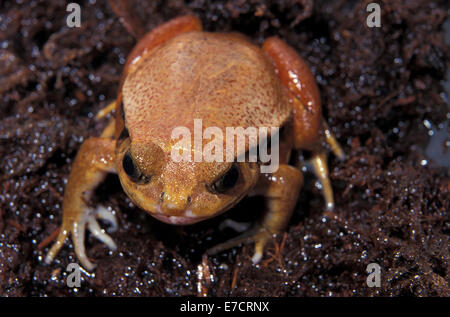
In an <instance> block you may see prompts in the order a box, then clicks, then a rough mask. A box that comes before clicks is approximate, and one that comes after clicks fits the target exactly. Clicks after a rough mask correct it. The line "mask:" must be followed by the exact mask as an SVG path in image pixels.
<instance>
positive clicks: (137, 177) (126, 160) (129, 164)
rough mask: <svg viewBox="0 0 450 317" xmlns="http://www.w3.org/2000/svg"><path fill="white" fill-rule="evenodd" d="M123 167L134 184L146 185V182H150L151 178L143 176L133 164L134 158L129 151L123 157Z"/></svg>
mask: <svg viewBox="0 0 450 317" xmlns="http://www.w3.org/2000/svg"><path fill="white" fill-rule="evenodd" d="M122 166H123V170H124V171H125V173H126V174H127V175H128V177H129V178H130V179H131V180H132V181H133V182H142V183H146V182H148V181H150V177H149V176H146V175H144V174H142V173H141V172H140V171H139V170H138V168H137V167H136V165H135V164H134V162H133V158H132V157H131V154H130V152H129V151H128V152H127V153H125V155H124V157H123V160H122Z"/></svg>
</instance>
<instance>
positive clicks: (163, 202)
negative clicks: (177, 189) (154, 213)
mask: <svg viewBox="0 0 450 317" xmlns="http://www.w3.org/2000/svg"><path fill="white" fill-rule="evenodd" d="M191 200H192V198H191V196H190V195H183V194H173V193H167V192H166V191H163V192H161V196H160V204H159V211H160V212H161V213H162V214H165V215H170V216H184V215H185V212H186V210H187V209H188V207H189V205H190V204H191Z"/></svg>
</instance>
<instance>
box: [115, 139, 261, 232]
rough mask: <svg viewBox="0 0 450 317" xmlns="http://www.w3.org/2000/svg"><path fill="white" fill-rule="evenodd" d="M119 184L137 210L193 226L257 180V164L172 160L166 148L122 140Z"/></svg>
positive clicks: (237, 198)
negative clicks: (140, 209)
mask: <svg viewBox="0 0 450 317" xmlns="http://www.w3.org/2000/svg"><path fill="white" fill-rule="evenodd" d="M116 154H117V155H116V156H117V164H116V166H117V170H118V174H119V178H120V181H121V183H122V187H123V188H124V190H125V192H126V193H127V195H128V196H129V197H130V198H131V199H132V200H133V202H134V203H136V204H137V205H138V206H139V207H140V208H142V209H144V210H145V211H147V212H148V213H150V214H151V215H152V216H153V217H155V218H157V219H159V220H160V221H163V222H166V223H171V224H192V223H196V222H199V221H202V220H205V219H208V218H211V217H214V216H216V215H219V214H221V213H222V212H225V211H226V210H228V209H230V208H231V207H233V206H234V205H235V204H236V203H238V202H239V201H240V200H241V199H242V198H243V197H244V196H246V195H247V193H248V192H249V190H250V189H251V188H252V187H253V186H254V184H255V183H256V181H257V179H258V175H259V168H258V166H257V164H256V163H250V162H242V163H236V162H235V163H230V162H183V161H182V162H175V161H174V160H172V158H171V155H170V154H171V147H170V146H169V147H168V148H166V149H165V150H163V149H162V148H161V147H160V146H158V145H156V144H155V143H153V142H149V141H145V142H139V141H134V140H133V141H131V140H130V139H129V138H127V139H126V140H125V141H123V142H122V143H121V144H119V145H118V147H117V153H116Z"/></svg>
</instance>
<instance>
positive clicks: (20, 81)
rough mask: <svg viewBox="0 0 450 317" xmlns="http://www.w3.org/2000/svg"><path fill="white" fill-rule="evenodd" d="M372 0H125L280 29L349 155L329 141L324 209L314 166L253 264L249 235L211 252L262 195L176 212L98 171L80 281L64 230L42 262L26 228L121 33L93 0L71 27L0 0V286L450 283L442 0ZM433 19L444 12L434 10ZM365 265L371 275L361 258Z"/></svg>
mask: <svg viewBox="0 0 450 317" xmlns="http://www.w3.org/2000/svg"><path fill="white" fill-rule="evenodd" d="M404 2H405V1H385V2H381V1H380V3H381V13H382V15H381V27H380V28H368V27H367V26H366V23H365V22H366V18H367V15H368V13H367V12H366V5H367V4H368V3H369V1H316V2H314V4H313V2H312V1H306V0H302V1H287V0H286V1H256V0H253V1H248V2H245V1H241V0H229V1H220V2H214V3H213V2H212V1H202V0H193V1H175V0H173V1H164V2H158V1H148V2H144V1H142V2H139V1H133V2H129V3H131V4H130V7H131V8H132V9H133V12H135V15H136V17H135V18H134V19H133V21H136V22H135V23H137V24H140V25H142V26H143V27H144V28H145V29H147V30H148V29H151V28H153V27H155V26H157V25H158V24H160V23H161V22H164V21H167V20H168V19H170V18H172V17H175V16H178V15H182V14H186V13H193V14H196V15H197V16H199V17H200V18H201V19H202V21H203V23H204V27H205V29H206V30H209V31H238V32H242V33H244V34H246V35H248V36H249V37H250V38H252V39H253V41H254V42H255V43H259V44H260V43H262V41H263V40H264V39H265V38H267V37H268V36H272V35H278V36H279V37H281V38H283V39H285V40H286V41H287V42H288V43H289V44H290V45H292V46H293V47H294V48H295V49H296V50H297V51H298V53H299V54H300V55H301V56H302V57H304V58H305V59H306V60H307V61H308V63H309V65H310V66H311V69H312V71H313V73H314V74H315V76H316V79H317V81H318V84H319V87H320V90H321V93H322V101H323V105H324V106H323V107H324V114H325V117H326V119H327V121H328V123H329V125H330V126H331V127H332V129H333V131H334V133H335V134H336V136H337V137H338V139H339V141H340V142H341V144H342V145H343V147H344V150H345V152H346V154H347V160H345V161H343V162H341V161H338V160H337V159H336V158H335V157H333V156H331V155H330V157H329V163H330V171H331V178H332V183H333V187H334V192H335V199H336V210H335V212H336V215H337V217H336V218H335V219H330V218H327V217H324V215H323V212H324V202H323V200H322V197H321V192H320V189H319V187H320V186H318V185H317V183H316V180H315V179H314V177H312V174H310V173H306V183H305V187H304V189H303V191H302V193H301V195H300V198H299V201H298V204H297V207H296V211H295V214H294V216H293V218H292V220H291V222H290V224H289V227H288V228H287V231H286V233H285V234H283V235H280V236H279V237H277V238H276V239H274V241H273V243H271V244H270V245H269V247H268V248H267V252H266V254H265V256H264V258H263V260H262V262H261V263H260V264H259V265H258V266H253V265H252V264H251V260H250V259H251V256H252V246H243V247H240V248H235V249H233V250H230V251H228V252H224V253H222V254H220V255H217V256H214V257H206V256H204V253H205V250H206V249H208V248H209V247H211V246H212V245H215V244H217V243H218V242H221V241H225V240H226V239H228V238H230V237H233V236H235V235H236V233H235V232H234V231H232V230H231V229H229V230H228V229H227V230H224V231H220V230H218V227H219V225H220V223H221V222H223V221H224V220H225V219H227V218H231V219H235V220H251V219H255V218H256V217H257V216H258V211H260V210H261V208H262V205H261V199H259V198H252V199H246V200H244V201H243V202H242V203H241V204H240V205H239V206H237V207H236V208H235V209H234V210H232V211H230V212H228V213H226V214H225V215H223V216H221V217H219V218H216V219H212V220H209V221H205V222H203V223H200V224H196V225H193V226H189V227H175V226H170V225H165V224H162V223H160V222H158V221H156V220H154V219H152V218H151V217H150V216H148V215H147V214H145V213H144V212H142V211H140V210H139V209H138V208H136V207H135V206H134V205H133V204H132V203H131V202H130V200H129V199H128V198H127V196H126V195H125V194H124V193H123V192H122V191H121V188H120V183H119V181H118V179H117V177H116V176H114V175H111V176H109V177H108V178H107V180H106V181H105V182H104V183H103V184H102V185H101V186H100V187H99V189H98V190H97V192H96V195H95V197H94V203H95V204H103V205H104V206H106V207H107V208H110V209H112V210H113V211H115V213H116V214H117V217H118V219H119V223H120V229H119V230H118V231H117V232H116V233H113V234H112V237H113V238H114V240H115V241H116V243H117V244H118V249H119V250H118V251H117V252H109V251H108V250H107V249H106V248H105V247H104V245H102V244H101V243H100V242H98V241H97V240H95V239H93V238H92V237H91V236H88V238H87V248H88V255H89V257H90V258H91V259H93V260H95V262H96V263H97V264H98V268H97V270H96V271H95V272H94V274H92V275H87V274H83V276H82V278H83V281H82V285H81V287H79V288H68V287H67V286H66V280H65V279H66V276H67V273H66V272H65V268H66V266H67V264H68V263H70V262H75V261H76V258H75V256H74V251H73V247H72V246H71V244H69V243H67V244H66V246H65V247H64V248H63V249H62V251H61V252H60V253H59V255H58V257H57V261H55V262H54V263H53V264H51V265H44V264H43V261H42V260H43V257H44V255H45V253H46V251H47V250H48V247H42V244H41V245H40V243H41V242H42V241H44V240H45V238H46V237H48V236H49V235H50V234H51V233H52V232H54V231H55V230H56V229H57V228H58V226H59V225H60V223H61V214H62V211H61V206H62V197H63V193H64V185H65V182H66V181H67V177H68V174H69V171H70V166H71V163H72V161H73V159H74V156H75V154H76V152H77V149H78V148H79V147H80V144H81V142H82V141H83V140H84V139H85V138H87V137H88V136H91V135H98V134H99V132H100V131H101V130H102V128H103V127H104V126H105V125H106V122H107V120H106V119H105V120H100V121H97V120H95V119H94V118H93V116H94V115H95V114H96V113H97V112H98V111H99V110H100V109H101V108H103V107H104V106H106V105H107V104H108V103H109V102H110V101H112V100H113V99H114V97H115V94H116V91H117V87H118V82H119V78H120V74H121V71H122V68H123V64H124V62H125V59H126V56H127V53H129V52H130V50H131V49H132V47H133V45H134V44H135V40H134V37H133V36H132V35H131V34H130V33H129V32H128V31H127V28H126V27H125V26H124V25H123V24H122V23H120V21H119V18H118V17H117V16H116V15H115V14H114V12H113V10H112V9H111V7H110V6H109V5H108V3H107V2H106V1H95V0H92V1H82V2H80V3H81V9H82V23H81V28H68V27H67V26H66V24H65V23H66V16H67V12H66V3H67V2H66V1H42V2H38V1H25V2H24V3H22V2H21V1H17V2H14V1H2V2H1V4H0V113H1V114H2V115H1V118H0V157H1V158H2V164H0V295H3V296H30V295H32V296H41V295H48V296H65V295H82V296H88V295H96V296H104V295H106V296H110V295H119V296H121V295H127V296H133V295H145V296H178V295H208V296H230V295H232V296H368V295H369V296H370V295H383V296H398V295H413V296H449V295H450V289H449V248H448V246H449V229H450V228H449V217H448V209H449V199H448V197H449V189H450V181H449V180H450V179H449V173H448V166H449V151H448V150H449V137H448V124H447V123H445V121H446V120H448V117H449V115H448V112H449V111H448V110H449V108H448V107H449V104H448V102H449V101H448V98H449V95H448V93H446V92H445V91H444V88H443V86H442V81H444V80H445V74H446V70H447V69H448V64H449V58H448V57H449V56H448V54H449V50H448V43H445V41H444V35H443V30H444V26H443V24H444V21H445V20H446V19H447V15H448V10H449V8H448V5H446V1H428V0H427V1H425V0H424V1H408V2H405V3H404ZM447 27H448V25H447ZM370 263H377V264H379V265H380V267H381V270H382V271H381V287H379V288H376V287H375V288H370V287H368V286H367V284H366V278H367V272H366V267H367V265H368V264H370Z"/></svg>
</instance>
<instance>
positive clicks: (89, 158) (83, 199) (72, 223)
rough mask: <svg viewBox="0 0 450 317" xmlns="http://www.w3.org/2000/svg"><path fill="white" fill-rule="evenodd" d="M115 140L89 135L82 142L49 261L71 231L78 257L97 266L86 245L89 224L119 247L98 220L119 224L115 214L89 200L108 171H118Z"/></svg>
mask: <svg viewBox="0 0 450 317" xmlns="http://www.w3.org/2000/svg"><path fill="white" fill-rule="evenodd" d="M106 130H107V129H106ZM108 134H109V133H108ZM115 143H116V142H115V140H113V139H110V138H89V139H87V140H86V141H85V142H84V143H83V144H82V145H81V148H80V150H79V151H78V154H77V156H76V158H75V161H74V163H73V165H72V170H71V172H70V175H69V180H68V182H67V186H66V189H65V193H64V203H63V224H62V226H61V229H60V232H59V235H58V237H57V240H56V242H55V243H54V245H53V246H52V247H51V249H50V251H49V252H48V254H47V257H46V259H45V262H46V263H50V262H51V261H52V260H53V258H54V257H55V256H56V254H57V253H58V252H59V250H60V249H61V247H62V245H63V243H64V241H65V239H66V238H67V237H68V236H69V234H71V235H72V239H73V242H74V245H75V253H76V255H77V257H78V259H79V260H80V262H81V263H82V265H83V266H84V267H85V268H86V269H88V270H92V269H94V267H95V265H94V264H93V263H91V262H90V261H89V259H88V257H87V255H86V251H85V247H84V236H85V227H86V225H87V227H88V229H89V230H90V231H91V233H92V234H93V235H94V236H95V237H96V238H98V239H99V240H101V241H102V242H104V243H105V244H106V245H107V246H108V247H109V248H110V249H113V250H114V249H115V248H116V245H115V243H114V241H113V240H112V239H111V237H109V236H108V235H107V234H106V233H104V231H103V230H102V229H101V228H100V226H99V225H98V223H97V220H96V218H100V219H103V220H107V221H109V222H111V223H112V224H113V226H116V220H115V217H114V216H113V215H112V214H111V213H110V212H108V211H107V210H106V209H105V208H98V209H96V210H95V209H93V208H91V207H89V206H88V204H87V202H88V201H89V199H90V197H91V195H92V192H93V191H94V189H95V188H96V187H97V185H98V184H99V183H100V182H101V181H102V180H103V179H104V178H105V176H106V174H107V173H108V172H115V168H114V163H115Z"/></svg>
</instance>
